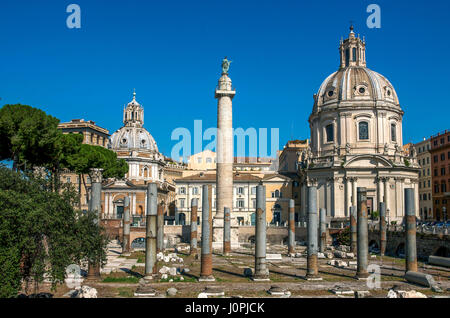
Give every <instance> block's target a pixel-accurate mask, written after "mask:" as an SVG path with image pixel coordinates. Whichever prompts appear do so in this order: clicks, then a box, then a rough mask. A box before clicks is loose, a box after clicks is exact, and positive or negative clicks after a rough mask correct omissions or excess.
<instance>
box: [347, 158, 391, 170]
mask: <svg viewBox="0 0 450 318" xmlns="http://www.w3.org/2000/svg"><path fill="white" fill-rule="evenodd" d="M391 167H392V164H391V162H390V161H389V160H387V159H386V158H384V157H382V156H379V155H359V156H355V157H353V158H352V159H350V160H349V161H348V162H346V163H345V164H344V168H391Z"/></svg>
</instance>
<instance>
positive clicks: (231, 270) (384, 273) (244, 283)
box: [29, 245, 450, 298]
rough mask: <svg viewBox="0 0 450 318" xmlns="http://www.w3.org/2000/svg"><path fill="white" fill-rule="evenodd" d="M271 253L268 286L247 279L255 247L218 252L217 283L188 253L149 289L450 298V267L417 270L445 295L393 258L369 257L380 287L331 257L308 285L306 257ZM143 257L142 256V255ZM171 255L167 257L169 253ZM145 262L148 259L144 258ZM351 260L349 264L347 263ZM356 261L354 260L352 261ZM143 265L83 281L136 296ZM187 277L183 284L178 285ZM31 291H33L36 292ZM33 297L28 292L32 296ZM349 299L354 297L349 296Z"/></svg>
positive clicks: (57, 293) (105, 294) (62, 293)
mask: <svg viewBox="0 0 450 318" xmlns="http://www.w3.org/2000/svg"><path fill="white" fill-rule="evenodd" d="M304 251H305V247H301V246H300V247H296V252H298V253H302V252H304ZM267 253H268V254H269V253H274V254H275V253H280V254H282V260H271V261H268V265H269V271H270V281H269V282H254V281H252V280H251V279H250V278H249V277H245V276H244V269H245V268H254V257H253V251H252V250H251V249H248V248H247V249H246V248H241V249H239V250H237V251H234V252H233V253H231V255H230V256H227V257H224V256H222V255H220V254H214V255H213V276H214V277H215V279H216V281H215V282H198V278H199V276H200V261H199V260H198V259H195V258H194V257H192V256H189V255H188V252H179V253H178V256H180V257H182V258H183V259H184V262H183V263H176V264H175V263H173V264H172V263H163V262H159V263H158V268H161V267H162V266H168V267H173V266H176V267H178V268H180V269H183V268H188V269H189V272H187V273H184V274H179V275H177V276H176V277H169V278H172V279H174V281H173V282H169V281H168V280H167V279H166V280H156V281H155V282H154V283H151V284H150V286H151V287H152V288H153V289H155V290H156V291H157V296H156V297H169V296H167V293H166V291H167V289H168V288H171V287H174V288H176V289H177V294H176V296H174V297H183V298H197V296H198V294H199V293H201V292H202V291H204V289H205V288H206V287H216V288H218V289H220V290H222V291H224V293H225V297H244V298H252V297H257V298H262V297H280V296H272V295H270V294H269V293H268V292H267V291H268V290H269V289H270V288H271V287H272V286H278V287H281V288H283V289H285V290H288V291H289V292H290V293H291V295H290V297H291V298H293V297H308V298H310V297H342V296H341V295H335V294H334V293H333V292H331V291H330V290H331V289H332V288H333V287H335V286H336V285H339V286H341V287H344V288H348V289H351V290H353V291H369V294H368V296H369V297H386V295H387V293H388V290H389V289H390V288H392V287H393V286H395V285H396V286H398V289H400V290H416V291H420V292H421V293H423V294H425V295H427V296H428V297H433V296H439V297H443V296H447V297H450V291H449V287H450V269H449V268H443V267H437V266H429V265H427V264H425V263H422V262H419V271H420V272H423V273H426V274H430V275H432V276H433V278H434V279H435V281H436V282H438V283H439V284H440V287H441V289H442V290H443V292H442V293H436V292H433V291H431V289H430V288H425V287H421V286H418V285H413V284H410V283H408V282H406V280H405V279H404V278H403V275H404V272H405V260H404V259H400V258H393V257H388V256H384V257H380V256H379V255H377V256H376V257H375V258H370V260H369V265H370V264H377V265H379V266H380V268H381V276H380V278H381V282H380V284H381V288H378V289H371V288H368V286H367V282H366V281H360V280H357V279H355V274H356V266H355V267H354V268H349V267H347V268H337V267H334V266H331V265H328V264H327V262H328V261H329V260H328V259H319V275H320V277H322V280H321V281H308V280H305V279H304V276H305V274H306V258H305V257H299V258H291V257H288V256H287V247H286V246H281V245H275V246H269V247H268V251H267ZM141 254H142V255H141ZM166 254H167V253H166ZM130 257H132V258H138V259H142V257H143V252H135V253H133V254H132V255H131V256H130ZM144 259H145V257H144ZM346 261H348V260H346ZM354 261H356V259H354ZM143 273H144V267H143V266H133V267H132V269H131V270H121V271H117V272H112V273H110V274H107V275H105V274H102V276H101V278H100V279H97V280H89V281H87V280H85V281H84V282H83V285H88V286H90V287H94V288H96V289H97V293H98V297H101V298H109V297H134V292H135V291H136V289H137V288H138V287H139V280H140V279H141V278H142V277H143ZM180 277H183V281H180ZM38 291H39V292H50V293H52V294H53V297H69V296H68V295H67V293H68V292H69V291H70V289H69V288H68V287H67V286H65V285H59V286H57V288H56V290H53V291H51V289H50V286H49V285H48V284H42V285H41V286H39V290H38ZM31 292H35V291H34V290H32V291H31ZM29 293H30V292H29ZM347 297H354V296H353V295H349V296H347Z"/></svg>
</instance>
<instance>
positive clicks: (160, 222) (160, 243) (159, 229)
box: [156, 204, 164, 253]
mask: <svg viewBox="0 0 450 318" xmlns="http://www.w3.org/2000/svg"><path fill="white" fill-rule="evenodd" d="M163 251H164V206H163V204H160V205H158V212H157V215H156V253H160V252H163Z"/></svg>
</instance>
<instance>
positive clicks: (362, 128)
mask: <svg viewBox="0 0 450 318" xmlns="http://www.w3.org/2000/svg"><path fill="white" fill-rule="evenodd" d="M358 126H359V140H368V139H369V123H368V122H366V121H362V122H360V123H359V125H358Z"/></svg>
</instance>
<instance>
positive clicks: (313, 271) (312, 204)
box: [306, 186, 322, 280]
mask: <svg viewBox="0 0 450 318" xmlns="http://www.w3.org/2000/svg"><path fill="white" fill-rule="evenodd" d="M307 209H308V229H307V230H308V234H307V235H308V242H307V247H308V255H307V259H306V261H307V269H306V279H307V280H320V279H322V278H320V277H319V267H318V264H317V248H318V239H317V234H318V224H317V187H315V186H311V187H308V206H307Z"/></svg>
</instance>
